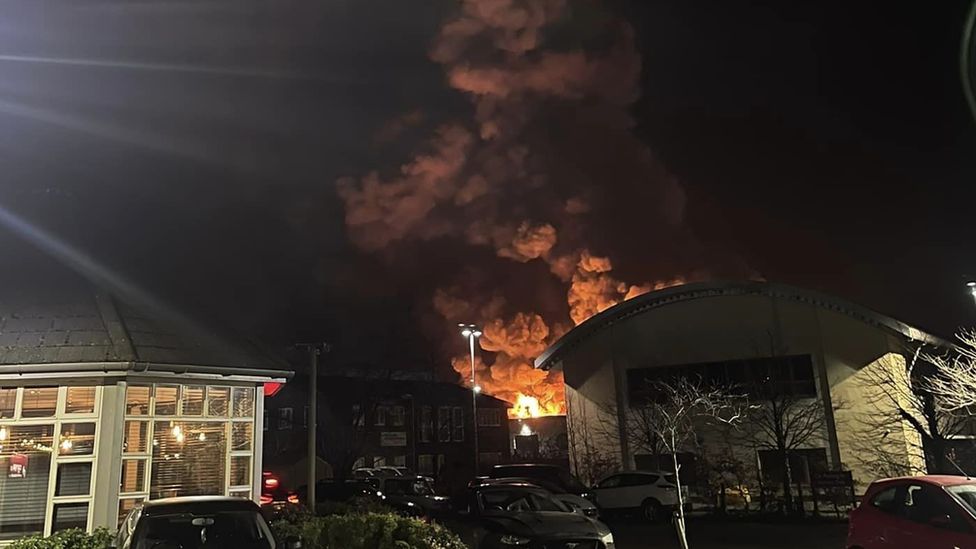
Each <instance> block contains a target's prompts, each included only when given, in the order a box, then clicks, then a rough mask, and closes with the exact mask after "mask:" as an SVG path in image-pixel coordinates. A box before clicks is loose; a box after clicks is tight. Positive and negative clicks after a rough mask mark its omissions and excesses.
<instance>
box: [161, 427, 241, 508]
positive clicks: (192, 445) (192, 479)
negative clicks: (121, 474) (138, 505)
mask: <svg viewBox="0 0 976 549" xmlns="http://www.w3.org/2000/svg"><path fill="white" fill-rule="evenodd" d="M224 426H225V424H224V423H200V422H196V423H194V422H173V421H157V422H156V423H155V424H154V425H153V429H154V430H155V435H154V441H153V452H152V457H153V461H152V473H151V475H150V485H149V492H150V497H151V498H152V499H158V498H164V497H176V496H205V495H223V494H224V472H225V470H226V469H225V463H224V458H225V456H226V451H227V441H226V440H225V436H224V432H225V430H224Z"/></svg>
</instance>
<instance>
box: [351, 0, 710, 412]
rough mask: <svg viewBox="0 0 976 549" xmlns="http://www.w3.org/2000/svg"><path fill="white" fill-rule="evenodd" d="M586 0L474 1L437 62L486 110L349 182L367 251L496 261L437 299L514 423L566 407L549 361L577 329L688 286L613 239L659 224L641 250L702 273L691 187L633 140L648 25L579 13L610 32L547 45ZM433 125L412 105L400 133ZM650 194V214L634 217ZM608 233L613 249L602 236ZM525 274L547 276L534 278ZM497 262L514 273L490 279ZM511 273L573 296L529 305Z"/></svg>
mask: <svg viewBox="0 0 976 549" xmlns="http://www.w3.org/2000/svg"><path fill="white" fill-rule="evenodd" d="M583 3H584V4H586V5H587V6H588V7H587V9H586V10H575V9H574V8H573V6H571V5H570V4H571V2H570V1H569V0H493V1H491V2H488V1H485V0H461V2H459V4H460V6H459V10H458V11H457V12H456V13H455V14H454V15H453V16H452V17H451V18H450V19H449V20H448V21H446V22H445V23H444V24H443V25H442V26H441V28H440V31H439V32H438V34H437V36H436V37H435V39H434V42H433V44H432V46H431V49H430V58H431V60H432V61H434V62H435V63H438V64H439V65H441V67H442V68H443V70H444V73H445V75H446V82H447V83H448V85H449V86H450V87H451V88H452V89H453V90H454V91H455V92H458V93H459V94H462V95H463V96H464V97H466V98H467V99H468V100H469V101H470V103H471V106H472V107H473V109H472V116H471V117H469V118H463V119H460V120H458V119H455V120H451V121H446V122H442V123H440V124H439V125H438V126H437V127H436V129H434V131H433V133H432V134H431V136H430V138H429V139H427V140H425V141H424V142H423V144H422V145H421V146H419V147H418V148H417V150H416V152H415V153H414V154H413V156H412V158H411V159H410V160H409V161H407V162H405V163H403V164H402V165H401V166H400V168H399V170H395V171H385V170H384V171H381V170H379V169H377V170H373V171H371V172H369V173H367V174H365V175H362V176H360V177H343V178H341V179H339V180H338V181H337V185H336V188H337V192H338V194H339V197H340V198H341V199H342V201H343V203H344V205H345V222H346V227H347V231H348V232H347V234H348V236H349V238H350V240H351V241H352V243H353V244H354V245H355V246H356V247H357V248H359V249H360V250H362V251H365V252H373V253H377V254H378V255H379V256H380V257H384V258H387V259H388V260H389V261H391V262H394V261H400V262H402V261H403V259H397V258H402V257H404V256H410V257H415V256H414V253H413V251H412V250H414V248H404V249H403V250H400V252H401V253H389V252H395V251H396V250H395V248H397V247H399V246H402V245H409V246H417V248H416V249H418V250H421V249H422V247H423V246H424V245H425V243H430V244H431V245H435V246H442V245H443V244H444V242H445V241H447V240H450V241H451V243H452V244H458V245H460V246H459V249H463V248H465V247H466V248H469V249H470V250H472V251H473V252H474V253H475V255H474V256H473V257H476V258H478V259H477V260H478V261H481V262H482V263H480V264H478V265H475V266H473V268H472V269H471V270H472V272H473V273H475V275H474V276H472V275H471V273H465V272H463V271H459V272H456V273H454V274H453V276H451V275H445V276H451V278H447V279H440V280H438V283H437V285H436V286H435V287H436V288H437V289H436V290H435V292H434V295H433V296H432V305H433V308H434V310H435V311H436V312H437V313H438V314H439V317H440V318H438V319H437V321H436V324H437V325H442V326H448V327H450V329H451V330H452V331H453V329H454V326H455V325H456V324H457V323H472V322H473V323H476V324H478V325H479V326H481V327H482V328H483V335H482V337H481V339H480V340H479V341H478V344H479V346H480V352H479V353H478V356H477V357H476V359H475V364H474V368H475V376H476V378H477V383H478V385H479V386H480V387H481V389H482V391H483V392H484V393H485V394H488V395H492V396H495V397H497V398H500V399H502V400H505V401H508V402H511V403H512V404H513V408H512V409H511V410H510V411H509V416H510V417H514V418H529V417H540V416H547V415H562V414H565V413H566V402H565V401H566V397H565V389H564V383H563V375H562V372H561V371H559V370H554V371H548V372H547V371H541V370H536V369H535V368H534V360H535V358H536V357H538V356H539V355H540V354H541V353H542V352H543V351H544V350H545V349H546V348H547V347H549V346H550V345H552V344H553V343H555V342H556V340H558V339H559V338H560V337H561V336H562V335H563V334H565V333H566V332H567V331H568V330H570V329H571V328H572V327H573V326H575V325H579V324H581V323H583V322H585V321H586V320H587V319H588V318H590V317H592V316H593V315H596V314H598V313H600V312H602V311H604V310H606V309H608V308H610V307H613V306H614V305H616V304H618V303H620V302H622V301H624V300H626V299H631V298H633V297H636V296H638V295H641V294H644V293H647V292H649V291H653V290H656V289H661V288H665V287H668V286H673V285H677V284H682V283H684V282H686V280H685V279H684V278H680V277H679V278H668V277H665V278H664V279H661V280H657V281H655V282H649V283H643V284H631V283H629V282H626V281H624V280H621V279H620V275H619V273H615V272H613V268H614V265H613V262H612V261H611V259H610V257H607V256H604V255H601V254H604V253H609V252H610V251H612V250H606V249H605V248H606V247H608V246H610V247H612V246H614V242H624V240H622V239H620V238H618V239H616V240H613V239H612V235H613V234H616V235H618V236H619V235H621V234H622V233H621V231H623V230H624V229H626V231H627V232H626V233H625V234H626V235H630V236H633V235H635V234H645V233H646V234H649V235H651V234H653V236H654V238H653V239H651V240H652V241H653V242H655V244H650V243H648V244H642V246H646V247H647V248H646V249H644V251H646V252H653V253H647V254H645V255H647V256H649V257H650V256H653V257H654V262H655V263H654V264H655V265H660V266H659V267H658V269H657V270H659V271H661V270H664V273H663V274H665V275H666V274H674V273H676V272H689V271H688V269H686V268H683V267H682V266H681V263H675V264H674V265H671V264H670V263H669V257H670V258H671V259H674V258H684V257H686V256H687V254H688V250H689V249H691V248H692V247H694V245H695V243H694V242H693V241H692V242H689V239H690V240H693V238H692V237H691V236H689V235H688V234H687V231H684V229H683V218H684V207H685V193H684V190H683V189H682V187H681V185H680V184H679V183H678V182H677V180H676V179H675V178H674V177H673V176H672V175H670V174H669V173H668V172H667V170H666V169H665V168H664V167H663V165H661V164H660V163H659V162H658V161H657V160H656V158H655V156H654V155H653V153H652V151H650V150H649V149H648V148H647V147H646V145H645V144H644V143H643V142H641V141H640V140H639V139H637V138H636V137H635V136H634V135H633V131H632V129H633V127H634V121H633V119H632V117H631V114H630V111H631V108H632V106H633V103H634V101H635V100H636V98H637V97H638V95H639V92H638V84H639V79H640V75H641V63H640V56H639V55H638V53H637V50H636V46H635V42H634V32H633V29H631V28H630V27H629V25H627V24H626V23H624V22H622V21H618V20H616V19H615V18H614V17H612V16H610V15H609V12H608V15H607V17H606V18H600V17H597V18H589V19H588V20H587V21H583V20H582V19H578V20H576V23H579V24H581V25H583V24H585V25H590V24H593V25H595V26H593V27H592V28H589V27H587V28H588V31H587V32H590V31H592V32H594V33H595V34H594V36H602V37H603V38H605V40H590V39H586V40H580V41H578V42H574V41H572V40H570V41H565V40H558V41H553V43H551V44H550V43H549V41H548V38H549V37H551V36H563V35H564V34H565V33H566V32H572V31H573V30H572V29H574V28H577V27H575V26H574V25H572V24H569V23H570V22H572V21H573V17H574V14H577V15H578V14H580V13H590V11H589V10H590V8H594V6H591V4H594V5H595V4H598V2H583ZM594 9H596V8H594ZM579 28H582V27H579ZM550 31H552V32H550ZM557 42H558V43H557ZM563 42H565V44H563ZM597 42H599V43H600V44H601V45H596V44H597ZM584 43H585V44H587V46H586V47H585V48H584V46H583V44H584ZM590 43H593V47H590V46H589V44H590ZM423 119H424V117H423V116H419V115H417V113H412V112H411V113H408V114H407V115H405V116H404V117H401V119H400V120H398V121H397V123H396V124H394V125H393V126H391V129H395V130H396V131H391V132H389V135H387V136H386V137H385V139H390V138H393V136H396V135H397V134H399V133H400V131H401V130H402V127H403V125H404V124H412V125H416V124H420V123H422V122H423ZM397 127H398V128H399V129H396V128H397ZM570 160H571V161H570ZM611 182H612V189H610V188H609V187H610V183H611ZM610 201H614V202H610ZM636 204H639V205H640V206H639V215H627V214H625V213H623V212H626V211H632V208H634V205H636ZM632 213H633V211H632ZM606 219H613V220H616V221H621V220H634V219H639V223H638V224H637V225H634V226H633V227H631V226H630V225H626V226H624V225H621V226H617V225H620V224H619V223H611V224H607V223H606V222H605V220H606ZM598 224H599V226H598ZM611 226H612V227H611ZM611 229H612V230H611ZM635 230H638V231H642V233H637V232H635ZM596 234H599V235H601V237H602V238H601V239H600V240H602V243H600V241H599V240H597V241H594V240H593V239H591V238H590V235H596ZM638 240H640V239H638ZM434 243H436V244H434ZM665 243H666V244H665ZM652 245H653V249H650V248H649V247H650V246H652ZM597 247H599V248H597ZM669 247H670V248H669ZM669 249H670V251H673V252H674V253H673V254H669ZM405 250H411V252H410V253H402V252H404V251H405ZM486 250H490V251H491V252H492V253H488V254H486V253H484V252H485V251H486ZM593 250H596V251H593ZM672 256H673V257H672ZM519 270H522V271H523V272H530V273H531V275H532V277H531V278H524V279H523V278H521V277H520V275H519V274H517V272H518V271H519ZM497 272H504V273H505V275H506V276H498V277H492V276H491V275H488V276H484V277H481V276H479V274H480V273H492V274H495V273H497ZM427 274H428V275H430V274H432V273H427ZM438 274H439V275H441V274H443V273H438ZM615 275H616V276H615ZM655 278H658V277H655ZM698 278H702V276H701V275H700V274H698V273H695V274H692V275H690V276H689V279H698ZM505 279H508V280H519V281H522V280H525V281H529V280H531V282H524V283H523V284H541V285H546V286H547V289H554V288H555V287H556V286H557V285H558V287H559V289H560V290H561V291H564V292H565V293H564V294H563V295H564V296H565V301H563V302H562V303H559V301H560V300H561V299H562V298H561V297H560V295H559V292H558V291H557V292H537V294H538V295H540V296H542V295H544V296H545V297H544V298H540V299H539V303H528V302H526V301H525V300H526V299H532V297H531V296H529V297H528V298H527V297H525V296H524V295H522V297H520V298H519V301H518V302H516V301H515V300H514V299H513V296H507V295H501V293H500V292H504V291H505V290H503V289H501V286H496V287H491V284H493V283H494V282H495V281H500V284H504V280H505ZM519 289H520V288H519ZM452 341H454V338H452ZM445 351H446V352H450V353H454V352H457V353H458V354H457V356H455V357H454V358H453V359H452V366H453V368H454V370H455V371H457V373H458V374H459V377H460V379H461V380H464V381H462V382H463V383H465V384H467V385H468V386H469V387H470V379H471V363H470V357H469V356H468V355H467V354H463V353H462V352H461V351H462V349H459V348H456V347H452V348H450V350H447V349H445Z"/></svg>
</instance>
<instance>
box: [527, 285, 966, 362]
mask: <svg viewBox="0 0 976 549" xmlns="http://www.w3.org/2000/svg"><path fill="white" fill-rule="evenodd" d="M727 296H766V297H774V298H778V299H783V300H788V301H796V302H801V303H809V304H811V305H816V306H818V307H821V308H823V309H827V310H830V311H834V312H838V313H841V314H845V315H847V316H849V317H851V318H855V319H857V320H860V321H861V322H864V323H865V324H869V325H872V326H876V327H878V328H881V329H884V330H886V331H888V332H890V333H892V334H894V335H897V336H899V337H903V338H906V339H908V340H911V341H920V342H924V343H928V344H931V345H936V346H940V347H951V346H952V344H951V343H949V342H947V341H945V340H944V339H942V338H940V337H937V336H934V335H932V334H929V333H926V332H923V331H922V330H919V329H918V328H914V327H912V326H909V325H908V324H905V323H904V322H901V321H899V320H895V319H894V318H891V317H889V316H885V315H883V314H880V313H877V312H875V311H872V310H870V309H868V308H866V307H862V306H860V305H857V304H855V303H851V302H849V301H845V300H843V299H840V298H836V297H833V296H829V295H826V294H822V293H819V292H815V291H812V290H805V289H802V288H797V287H794V286H789V285H787V284H777V283H771V282H755V281H746V282H696V283H692V284H684V285H681V286H672V287H670V288H665V289H663V290H657V291H654V292H649V293H646V294H643V295H640V296H637V297H635V298H633V299H628V300H627V301H624V302H622V303H619V304H617V305H615V306H613V307H611V308H609V309H607V310H605V311H603V312H602V313H599V314H596V315H594V316H592V317H590V318H589V319H587V320H586V321H585V322H583V323H582V324H580V325H579V326H577V327H575V328H573V329H572V330H570V331H569V332H567V333H566V334H565V335H563V337H561V338H559V340H558V341H556V342H555V343H553V344H552V345H550V346H549V348H548V349H546V350H545V352H543V353H542V354H541V355H539V357H538V358H536V359H535V367H536V368H542V369H545V370H548V369H549V368H551V367H552V366H553V365H554V364H555V363H556V362H558V361H559V359H560V358H562V356H563V355H564V354H565V353H566V352H568V351H569V350H570V349H572V348H573V347H575V346H576V345H578V344H579V343H580V342H582V341H584V340H586V339H587V338H589V337H591V336H593V335H595V334H596V333H598V332H600V331H602V330H603V329H604V328H607V327H608V326H611V325H612V324H614V323H615V322H619V321H621V320H624V319H626V318H629V317H631V316H634V315H639V314H641V313H644V312H646V311H648V310H651V309H657V308H660V307H664V306H667V305H670V304H673V303H679V302H684V301H691V300H695V299H707V298H711V297H727Z"/></svg>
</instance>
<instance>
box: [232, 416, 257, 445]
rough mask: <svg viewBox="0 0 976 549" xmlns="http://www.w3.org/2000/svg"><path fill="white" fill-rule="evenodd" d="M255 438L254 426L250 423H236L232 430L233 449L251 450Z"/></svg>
mask: <svg viewBox="0 0 976 549" xmlns="http://www.w3.org/2000/svg"><path fill="white" fill-rule="evenodd" d="M253 437H254V425H252V424H251V423H250V422H247V423H245V422H243V421H239V422H235V423H234V426H233V429H232V430H231V449H232V450H250V449H251V440H252V439H253Z"/></svg>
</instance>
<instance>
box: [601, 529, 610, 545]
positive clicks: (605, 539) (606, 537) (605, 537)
mask: <svg viewBox="0 0 976 549" xmlns="http://www.w3.org/2000/svg"><path fill="white" fill-rule="evenodd" d="M600 541H602V542H603V544H604V545H610V544H611V543H613V534H611V533H610V532H607V533H606V534H604V535H603V537H602V538H600Z"/></svg>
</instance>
